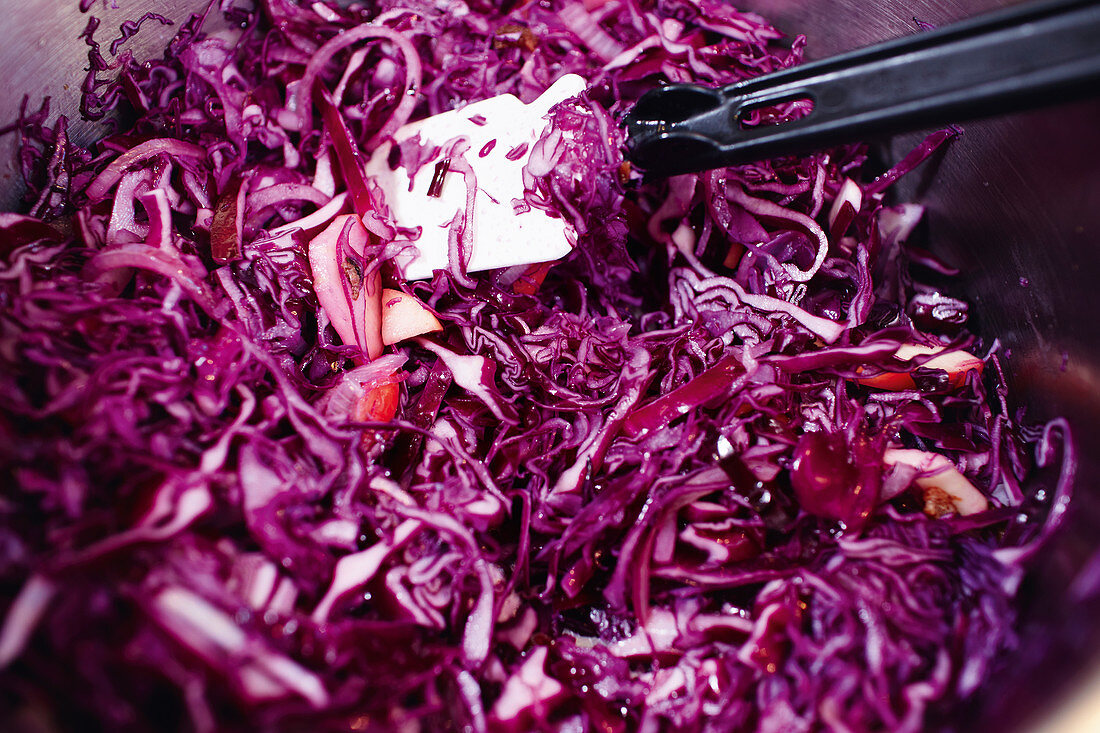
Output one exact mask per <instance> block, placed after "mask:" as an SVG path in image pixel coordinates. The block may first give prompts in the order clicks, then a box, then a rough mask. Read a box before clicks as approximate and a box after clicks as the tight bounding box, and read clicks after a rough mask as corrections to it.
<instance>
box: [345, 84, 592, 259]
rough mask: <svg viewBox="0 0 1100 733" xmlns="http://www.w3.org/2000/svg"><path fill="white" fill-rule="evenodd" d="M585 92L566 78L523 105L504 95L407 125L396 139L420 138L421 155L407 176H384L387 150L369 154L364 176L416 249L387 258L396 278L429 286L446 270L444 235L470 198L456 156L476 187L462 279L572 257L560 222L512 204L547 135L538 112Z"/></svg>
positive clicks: (572, 238)
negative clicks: (412, 234) (413, 232)
mask: <svg viewBox="0 0 1100 733" xmlns="http://www.w3.org/2000/svg"><path fill="white" fill-rule="evenodd" d="M585 86H586V82H585V80H584V79H583V78H582V77H580V76H577V75H576V74H569V75H566V76H563V77H562V78H561V79H559V80H558V81H557V82H555V83H554V84H553V86H551V87H550V88H549V89H547V90H546V91H545V92H544V93H543V94H542V96H540V97H539V98H538V99H536V100H534V101H533V102H531V103H530V104H524V103H522V102H520V101H519V99H517V98H516V97H514V96H513V95H511V94H504V95H501V96H497V97H493V98H491V99H486V100H483V101H481V102H475V103H474V104H470V105H467V106H466V107H463V108H462V109H459V110H454V111H451V112H444V113H442V114H438V115H434V116H432V117H429V118H427V119H424V120H420V121H418V122H414V123H411V124H408V125H405V126H404V127H401V128H400V129H398V130H397V131H396V132H395V133H394V135H393V139H394V141H395V142H396V143H401V142H405V141H408V140H410V139H412V138H414V137H415V136H418V135H419V141H418V142H419V144H420V145H421V146H423V152H424V153H425V154H428V156H429V157H427V158H426V159H424V157H423V156H417V157H418V158H420V160H418V161H417V163H418V164H419V165H417V166H415V169H413V170H410V168H407V167H405V165H403V164H402V163H401V161H398V164H397V166H396V167H392V168H391V151H392V148H393V143H387V144H384V145H381V146H379V147H378V148H377V149H376V150H374V152H373V154H372V155H371V158H370V160H369V161H368V162H367V163H366V171H365V172H366V175H367V177H368V178H371V179H373V180H374V181H375V182H376V183H377V184H378V185H379V186H380V187H381V188H382V190H383V192H384V193H385V196H386V203H387V205H388V206H389V208H390V212H391V213H392V214H393V216H394V218H395V219H396V221H397V224H398V226H400V227H402V228H406V229H419V231H420V235H419V237H418V238H417V239H416V240H415V242H414V244H415V245H416V251H415V252H411V251H406V252H403V253H402V254H400V255H398V256H397V257H395V258H394V263H395V264H396V266H397V268H398V270H399V271H400V273H401V275H402V277H404V278H405V279H406V280H418V279H422V278H428V277H431V276H432V272H433V271H434V270H437V269H446V268H447V267H448V265H449V261H450V254H449V253H450V247H449V243H448V240H449V237H450V230H451V227H452V224H453V222H455V218H456V216H464V215H465V212H466V210H467V205H468V201H467V196H468V194H469V192H470V191H469V184H468V180H467V176H466V175H464V174H463V172H462V171H461V170H456V169H463V168H465V166H463V165H461V164H459V165H456V164H455V162H456V161H455V159H456V158H458V157H459V156H461V159H462V160H463V161H465V163H468V165H469V168H470V169H472V170H473V177H474V179H475V185H474V187H473V188H474V196H475V200H474V203H473V207H472V212H473V216H472V221H470V222H465V226H466V227H468V228H469V230H470V232H471V233H472V237H471V240H470V241H471V245H472V247H471V252H470V256H469V261H468V262H467V263H466V270H467V271H469V272H478V271H481V270H492V269H497V268H502V267H512V266H515V265H526V264H534V263H537V262H549V261H552V260H556V259H559V258H561V257H564V256H565V255H567V254H568V253H569V252H570V250H571V249H572V247H573V244H574V243H575V242H576V232H575V231H574V229H573V227H572V226H571V225H570V224H569V223H568V222H566V221H565V220H563V219H560V218H555V217H552V216H549V215H548V214H547V213H546V212H544V211H542V210H541V209H537V208H530V207H524V206H520V207H518V208H517V207H516V206H514V205H513V201H516V200H522V199H523V188H524V187H523V173H522V172H523V167H524V166H525V165H526V164H527V161H528V158H529V157H530V153H531V147H532V146H533V145H534V144H535V142H536V141H537V140H538V139H539V137H540V136H541V135H542V132H543V130H544V129H545V127H546V124H547V121H546V119H545V116H546V113H547V112H548V111H549V110H550V108H551V107H553V106H554V105H556V104H558V103H559V102H562V101H564V100H566V99H569V98H570V97H574V96H576V95H578V94H580V93H581V92H582V91H583V90H584V88H585ZM432 151H434V153H432ZM445 159H448V160H449V161H450V165H449V167H445V165H444V163H443V161H444V160H445ZM433 179H434V180H435V181H436V182H435V185H433ZM429 194H433V195H429ZM434 194H438V195H434Z"/></svg>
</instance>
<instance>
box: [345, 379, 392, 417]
mask: <svg viewBox="0 0 1100 733" xmlns="http://www.w3.org/2000/svg"><path fill="white" fill-rule="evenodd" d="M400 400H401V387H400V386H399V385H398V384H397V382H384V383H382V384H378V385H376V386H374V387H371V388H370V389H368V390H367V391H366V392H365V393H364V394H363V396H362V397H361V398H360V399H359V402H358V403H356V405H355V414H354V415H352V417H353V418H354V419H355V421H356V422H389V421H390V420H392V419H393V418H394V416H395V415H396V414H397V406H398V403H399V402H400Z"/></svg>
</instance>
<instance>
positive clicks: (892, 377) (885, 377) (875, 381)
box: [855, 344, 985, 392]
mask: <svg viewBox="0 0 1100 733" xmlns="http://www.w3.org/2000/svg"><path fill="white" fill-rule="evenodd" d="M941 352H943V347H938V346H920V345H918V344H902V345H901V346H900V347H898V350H897V351H896V352H894V356H895V357H896V358H898V359H900V360H902V361H909V360H910V359H912V358H913V357H915V356H927V355H930V354H940V355H939V356H934V357H932V358H931V359H929V360H928V361H926V362H925V363H924V364H922V365H921V366H926V367H930V368H932V369H942V370H944V371H945V372H947V374H948V378H949V381H948V383H949V384H950V385H951V386H952V387H953V388H955V389H958V388H959V387H961V386H962V385H963V383H964V382H965V381H966V375H967V374H968V373H969V372H972V371H976V372H978V374H981V373H982V369H983V367H984V366H985V363H984V362H982V360H981V359H979V358H978V357H976V356H974V355H973V354H971V353H970V352H967V351H961V350H957V351H948V352H946V353H942V354H941ZM855 381H856V382H858V383H859V384H862V385H864V386H865V387H874V388H876V389H884V390H888V391H890V392H900V391H902V390H906V389H915V388H916V386H917V385H916V383H915V382H913V377H912V375H911V374H910V373H909V372H883V373H882V374H876V375H875V376H873V377H858V378H856V380H855Z"/></svg>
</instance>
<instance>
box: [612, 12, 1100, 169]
mask: <svg viewBox="0 0 1100 733" xmlns="http://www.w3.org/2000/svg"><path fill="white" fill-rule="evenodd" d="M1087 94H1100V2H1098V0H1087V1H1086V0H1075V1H1074V0H1042V1H1040V2H1033V3H1027V4H1025V5H1020V6H1015V7H1011V8H1007V9H1005V10H1000V11H996V12H992V13H988V14H985V15H981V16H978V17H975V18H972V19H969V20H965V21H962V22H959V23H954V24H951V25H948V26H943V27H942V28H938V29H935V30H931V31H926V32H923V33H918V34H916V35H913V36H909V37H906V38H902V39H899V40H895V41H888V42H886V43H881V44H877V45H874V46H869V47H867V48H863V49H860V50H857V51H852V52H850V53H846V54H843V55H840V56H835V57H833V58H831V59H825V60H822V61H816V62H812V63H808V64H805V65H802V66H798V67H795V68H791V69H784V70H783V71H779V72H776V73H773V74H768V75H766V76H761V77H757V78H755V79H749V80H747V81H742V82H738V83H736V84H731V85H729V86H727V87H722V88H708V87H702V86H698V85H694V84H673V85H669V86H665V87H661V88H659V89H655V90H653V91H651V92H648V93H647V94H645V95H644V96H642V98H641V99H639V100H638V103H637V104H636V105H635V106H634V108H633V109H632V110H630V112H629V113H628V114H627V115H626V118H625V122H626V126H627V133H628V136H629V140H628V150H629V155H630V158H631V160H632V161H633V162H634V163H635V164H636V165H637V166H639V167H640V168H642V169H643V170H645V171H646V172H647V173H648V174H650V175H674V174H677V173H691V172H697V171H702V170H708V169H711V168H720V167H723V166H727V165H734V164H737V163H745V162H750V161H753V160H761V159H764V158H770V157H778V156H781V155H789V154H796V153H804V152H809V151H812V150H820V149H822V148H826V147H829V146H832V145H838V144H841V143H846V142H854V141H857V140H862V139H867V138H871V137H875V136H878V135H885V134H893V133H898V132H904V131H907V130H914V129H919V128H923V127H931V126H935V125H943V124H949V123H954V122H962V121H965V120H969V119H975V118H978V117H987V116H992V115H997V114H1002V113H1006V112H1013V111H1016V110H1020V109H1026V108H1031V107H1037V106H1041V105H1045V104H1050V103H1057V102H1061V101H1066V100H1068V99H1071V98H1074V97H1078V96H1084V95H1087ZM798 99H808V100H810V101H812V103H813V110H812V111H811V112H810V113H809V114H807V115H806V116H804V117H801V118H800V119H796V120H792V121H787V122H782V123H780V124H776V125H759V126H754V127H746V126H745V125H743V120H744V119H745V117H746V116H747V115H748V114H749V113H750V112H752V111H753V110H760V109H762V108H766V107H772V106H775V105H778V104H781V103H783V102H790V101H794V100H798ZM1097 134H1100V130H1098V131H1097Z"/></svg>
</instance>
